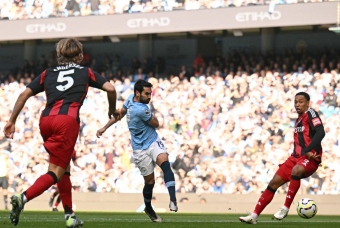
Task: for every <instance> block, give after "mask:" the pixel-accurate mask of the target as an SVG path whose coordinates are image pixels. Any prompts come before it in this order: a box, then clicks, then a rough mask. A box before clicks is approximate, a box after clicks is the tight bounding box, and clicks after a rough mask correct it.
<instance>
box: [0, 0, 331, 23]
mask: <svg viewBox="0 0 340 228" xmlns="http://www.w3.org/2000/svg"><path fill="white" fill-rule="evenodd" d="M323 1H324V0H317V1H316V0H132V1H130V0H36V1H35V0H1V1H0V19H7V20H18V19H34V18H36V19H39V18H50V17H70V16H88V15H112V14H122V13H144V12H159V11H173V10H198V9H214V8H223V7H241V6H255V5H264V4H270V3H275V4H291V3H300V2H301V3H303V2H323Z"/></svg>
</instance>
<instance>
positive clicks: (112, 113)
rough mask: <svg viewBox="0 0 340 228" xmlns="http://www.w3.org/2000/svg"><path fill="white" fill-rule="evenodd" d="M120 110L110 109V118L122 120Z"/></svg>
mask: <svg viewBox="0 0 340 228" xmlns="http://www.w3.org/2000/svg"><path fill="white" fill-rule="evenodd" d="M120 116H121V114H120V110H119V109H118V110H111V109H109V118H110V119H112V118H113V117H114V118H115V119H117V120H120Z"/></svg>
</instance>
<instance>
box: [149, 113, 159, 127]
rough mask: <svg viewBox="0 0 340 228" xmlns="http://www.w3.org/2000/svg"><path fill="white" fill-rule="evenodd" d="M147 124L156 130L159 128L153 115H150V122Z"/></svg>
mask: <svg viewBox="0 0 340 228" xmlns="http://www.w3.org/2000/svg"><path fill="white" fill-rule="evenodd" d="M148 124H149V125H150V126H152V127H154V128H158V127H159V122H158V119H157V117H156V116H155V115H152V118H151V120H150V121H149V122H148Z"/></svg>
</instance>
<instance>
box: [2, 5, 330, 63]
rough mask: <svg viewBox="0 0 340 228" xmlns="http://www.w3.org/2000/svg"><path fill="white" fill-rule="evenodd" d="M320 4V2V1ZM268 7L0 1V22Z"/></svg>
mask: <svg viewBox="0 0 340 228" xmlns="http://www.w3.org/2000/svg"><path fill="white" fill-rule="evenodd" d="M320 1H321V2H323V0H320ZM320 1H317V2H320ZM276 2H277V3H276V4H291V3H298V1H296V0H281V1H276ZM300 2H301V1H299V3H300ZM304 2H310V1H304ZM312 2H314V1H312ZM271 3H273V1H262V0H237V1H231V0H133V1H130V0H38V1H33V0H28V1H20V0H2V1H0V19H2V20H18V19H33V18H36V19H38V18H48V17H70V16H80V15H81V16H88V15H109V14H122V13H148V12H159V11H173V10H198V9H216V8H222V7H242V6H253V5H267V4H271ZM320 67H321V68H322V69H324V68H325V67H324V65H323V64H322V65H321V66H320ZM331 67H332V65H331Z"/></svg>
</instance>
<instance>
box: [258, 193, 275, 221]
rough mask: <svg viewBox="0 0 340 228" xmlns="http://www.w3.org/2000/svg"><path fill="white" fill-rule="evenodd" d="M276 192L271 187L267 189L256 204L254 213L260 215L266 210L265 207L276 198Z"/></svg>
mask: <svg viewBox="0 0 340 228" xmlns="http://www.w3.org/2000/svg"><path fill="white" fill-rule="evenodd" d="M275 192H276V190H274V189H272V188H271V187H269V186H268V187H267V189H266V190H265V191H264V192H263V193H262V195H261V197H260V199H259V201H258V202H257V204H256V207H255V209H254V213H255V214H257V215H260V214H261V212H262V211H263V210H264V209H265V207H266V206H267V205H268V204H269V203H270V202H271V201H272V199H273V198H274V194H275Z"/></svg>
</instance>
